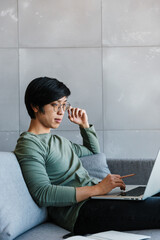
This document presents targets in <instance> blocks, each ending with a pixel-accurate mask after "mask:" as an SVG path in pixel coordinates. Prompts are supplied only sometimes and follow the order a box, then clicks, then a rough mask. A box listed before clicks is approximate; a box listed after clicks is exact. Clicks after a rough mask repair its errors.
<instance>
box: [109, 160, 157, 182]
mask: <svg viewBox="0 0 160 240" xmlns="http://www.w3.org/2000/svg"><path fill="white" fill-rule="evenodd" d="M154 161H155V160H153V159H141V160H134V159H133V160H131V159H129V160H127V159H125V160H124V159H123V160H114V159H108V160H107V162H108V166H109V169H110V171H111V173H113V174H120V175H121V176H123V175H127V174H130V173H135V174H136V175H135V176H133V177H129V178H125V179H124V182H125V183H126V184H133V185H134V184H142V185H143V184H144V185H146V184H147V181H148V179H149V176H150V173H151V170H152V167H153V164H154Z"/></svg>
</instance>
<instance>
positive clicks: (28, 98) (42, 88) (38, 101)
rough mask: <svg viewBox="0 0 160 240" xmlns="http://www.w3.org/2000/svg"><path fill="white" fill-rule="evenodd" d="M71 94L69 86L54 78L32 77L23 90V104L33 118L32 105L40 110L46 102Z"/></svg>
mask: <svg viewBox="0 0 160 240" xmlns="http://www.w3.org/2000/svg"><path fill="white" fill-rule="evenodd" d="M70 94H71V92H70V90H69V88H68V87H67V86H66V85H65V84H64V83H63V82H60V81H58V80H57V79H56V78H49V77H39V78H35V79H33V80H32V81H31V82H30V83H29V85H28V87H27V89H26V92H25V105H26V108H27V111H28V114H29V116H30V117H31V118H32V119H34V118H35V114H34V111H33V109H32V106H34V107H38V108H39V110H40V111H41V112H44V111H43V107H44V105H46V104H49V103H51V102H53V101H57V100H58V99H60V98H62V97H68V96H69V95H70Z"/></svg>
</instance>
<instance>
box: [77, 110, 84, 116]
mask: <svg viewBox="0 0 160 240" xmlns="http://www.w3.org/2000/svg"><path fill="white" fill-rule="evenodd" d="M82 114H83V110H82V109H80V110H79V112H78V116H79V117H80V118H81V117H82Z"/></svg>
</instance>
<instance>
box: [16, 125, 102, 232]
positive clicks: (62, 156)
mask: <svg viewBox="0 0 160 240" xmlns="http://www.w3.org/2000/svg"><path fill="white" fill-rule="evenodd" d="M80 132H81V135H82V138H83V145H78V144H74V143H72V142H70V141H69V140H67V139H65V138H63V137H60V136H57V135H52V134H51V133H47V134H39V135H36V134H33V133H29V132H24V133H22V134H21V136H20V138H19V139H18V142H17V145H16V148H15V151H14V153H15V154H16V157H17V159H18V161H19V164H20V166H21V169H22V173H23V176H24V179H25V182H26V184H27V186H28V189H29V191H30V193H31V195H32V197H33V199H34V200H35V201H36V202H37V204H38V205H39V206H45V207H48V211H49V215H50V216H51V218H52V219H53V221H54V222H55V223H57V224H58V225H60V226H62V227H64V228H66V229H68V230H69V231H72V230H73V227H74V224H75V221H76V219H77V216H78V212H79V209H80V207H81V206H82V204H83V203H84V201H83V202H80V203H77V202H76V189H75V188H76V187H81V186H92V185H94V184H97V183H98V180H97V179H95V178H91V177H90V176H89V175H88V172H87V171H86V170H85V169H84V168H83V166H82V164H81V161H80V160H79V157H82V156H87V155H91V154H93V153H99V152H100V149H99V143H98V140H97V137H96V133H95V130H94V127H93V126H91V127H90V128H87V129H82V128H81V129H80Z"/></svg>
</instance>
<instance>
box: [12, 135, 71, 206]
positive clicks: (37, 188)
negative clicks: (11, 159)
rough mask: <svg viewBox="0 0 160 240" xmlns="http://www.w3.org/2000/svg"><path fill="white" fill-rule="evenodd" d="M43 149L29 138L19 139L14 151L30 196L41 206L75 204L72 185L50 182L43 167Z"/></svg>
mask: <svg viewBox="0 0 160 240" xmlns="http://www.w3.org/2000/svg"><path fill="white" fill-rule="evenodd" d="M45 151H46V150H45V149H41V148H40V147H39V146H38V145H37V144H36V143H34V142H32V141H30V140H21V141H19V143H18V144H17V146H16V149H15V151H14V153H15V155H16V157H17V159H18V161H19V164H20V166H21V169H22V173H23V176H24V179H25V182H26V184H27V187H28V189H29V192H30V194H31V196H32V197H33V199H34V200H35V202H36V203H37V204H38V205H39V206H43V207H48V206H56V207H64V206H71V205H73V204H75V203H76V189H75V188H74V187H68V186H60V185H58V186H57V185H53V184H51V182H50V179H49V177H48V175H47V172H46V168H45V158H44V156H45Z"/></svg>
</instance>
